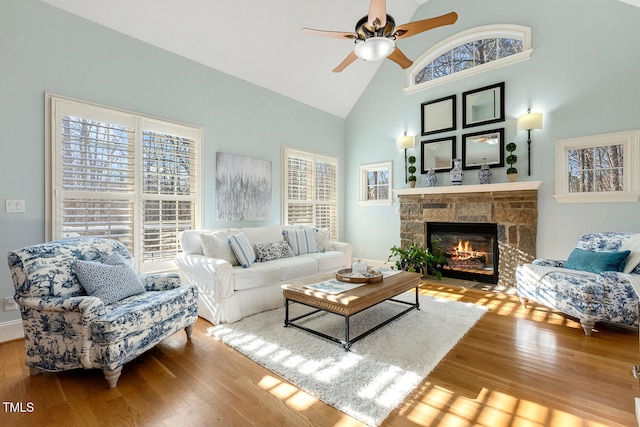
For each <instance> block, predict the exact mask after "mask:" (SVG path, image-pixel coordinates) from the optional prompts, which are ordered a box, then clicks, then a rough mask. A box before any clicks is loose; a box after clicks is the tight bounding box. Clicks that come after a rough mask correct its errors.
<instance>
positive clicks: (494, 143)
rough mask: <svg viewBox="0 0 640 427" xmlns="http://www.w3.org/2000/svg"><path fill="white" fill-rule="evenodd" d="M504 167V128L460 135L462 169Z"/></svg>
mask: <svg viewBox="0 0 640 427" xmlns="http://www.w3.org/2000/svg"><path fill="white" fill-rule="evenodd" d="M485 162H486V163H487V164H488V165H489V167H492V168H497V167H502V166H504V128H501V129H493V130H485V131H482V132H475V133H468V134H465V135H462V169H480V167H481V166H482V165H483V164H484V163H485Z"/></svg>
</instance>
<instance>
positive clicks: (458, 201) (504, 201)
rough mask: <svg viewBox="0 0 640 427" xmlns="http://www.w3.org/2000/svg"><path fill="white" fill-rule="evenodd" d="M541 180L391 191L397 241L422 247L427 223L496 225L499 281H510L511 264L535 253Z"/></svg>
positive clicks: (511, 283)
mask: <svg viewBox="0 0 640 427" xmlns="http://www.w3.org/2000/svg"><path fill="white" fill-rule="evenodd" d="M541 184H542V182H541V181H527V182H516V183H502V184H487V185H461V186H449V187H430V188H412V189H401V190H395V193H396V195H397V196H398V199H399V201H400V241H401V245H402V246H403V247H405V246H408V245H409V244H411V243H412V242H416V243H418V244H420V245H422V246H423V247H424V246H425V239H426V236H425V225H426V223H427V222H475V223H484V222H488V223H496V224H497V225H498V250H499V254H500V256H499V265H498V271H499V277H498V285H501V286H506V287H513V286H515V284H516V282H515V269H516V267H517V266H518V265H520V264H523V263H527V262H531V261H532V260H533V259H534V258H535V257H536V234H537V229H538V188H539V187H540V185H541Z"/></svg>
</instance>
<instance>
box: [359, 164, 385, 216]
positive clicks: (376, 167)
mask: <svg viewBox="0 0 640 427" xmlns="http://www.w3.org/2000/svg"><path fill="white" fill-rule="evenodd" d="M392 166H393V162H382V163H371V164H368V165H360V169H359V171H360V172H359V176H360V180H359V188H360V191H359V195H360V197H359V199H358V204H359V205H360V206H391V204H392V203H393V191H392V189H393V170H392ZM385 169H386V170H388V171H389V193H388V194H389V195H388V197H387V198H386V199H373V200H369V199H367V183H368V180H367V175H368V173H369V172H373V171H380V170H385Z"/></svg>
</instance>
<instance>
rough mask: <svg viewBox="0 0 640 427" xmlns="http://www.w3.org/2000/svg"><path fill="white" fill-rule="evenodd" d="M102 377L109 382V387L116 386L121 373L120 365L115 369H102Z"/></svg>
mask: <svg viewBox="0 0 640 427" xmlns="http://www.w3.org/2000/svg"><path fill="white" fill-rule="evenodd" d="M102 372H104V377H105V379H106V380H107V382H108V383H109V388H116V385H117V384H118V378H120V374H121V373H122V366H118V367H117V368H116V369H113V370H111V369H103V370H102Z"/></svg>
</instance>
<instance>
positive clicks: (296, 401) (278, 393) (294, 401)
mask: <svg viewBox="0 0 640 427" xmlns="http://www.w3.org/2000/svg"><path fill="white" fill-rule="evenodd" d="M258 385H259V386H260V387H261V388H262V389H263V390H266V391H268V392H269V393H271V394H272V395H273V396H275V397H276V398H278V399H280V400H282V401H284V402H285V403H286V404H287V406H289V407H291V408H293V409H295V410H296V411H304V410H305V409H309V408H310V407H311V406H313V405H314V404H315V403H317V402H318V399H316V398H315V397H313V396H311V395H310V394H308V393H305V392H304V391H302V390H300V389H299V388H298V387H295V386H293V385H291V384H289V383H287V382H284V381H282V380H280V379H278V378H275V377H272V376H271V375H265V376H264V377H262V380H260V382H259V383H258Z"/></svg>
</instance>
